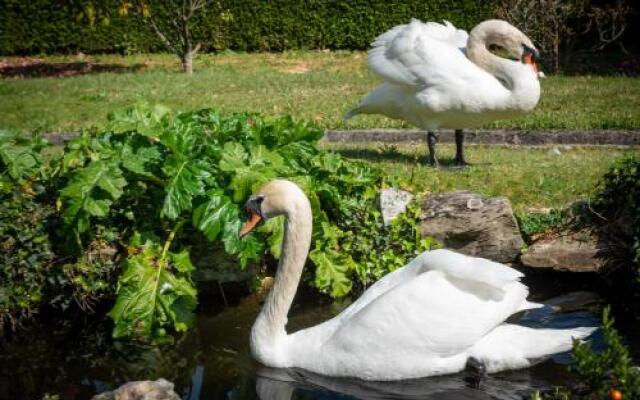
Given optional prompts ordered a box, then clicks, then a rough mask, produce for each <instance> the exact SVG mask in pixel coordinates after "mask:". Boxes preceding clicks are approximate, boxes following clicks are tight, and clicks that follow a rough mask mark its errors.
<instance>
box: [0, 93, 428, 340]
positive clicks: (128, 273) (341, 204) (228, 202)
mask: <svg viewBox="0 0 640 400" xmlns="http://www.w3.org/2000/svg"><path fill="white" fill-rule="evenodd" d="M321 136H322V132H321V131H320V130H319V129H317V128H315V127H314V126H312V125H309V124H307V123H304V122H296V121H293V120H292V119H291V118H290V117H282V118H263V117H261V116H259V115H256V114H234V115H231V116H221V115H220V114H218V113H216V112H214V111H212V110H200V111H196V112H188V113H179V114H172V113H171V112H169V110H167V109H166V108H164V107H161V106H155V107H149V106H146V105H140V106H138V107H134V108H130V109H127V110H122V111H120V112H117V113H114V114H112V115H110V117H109V124H108V126H106V127H105V128H104V129H94V130H92V131H83V132H82V133H81V134H80V135H79V136H78V137H76V138H74V139H73V140H71V141H69V142H67V143H66V145H65V148H64V150H63V152H62V153H60V154H58V155H56V156H54V157H53V158H52V159H51V160H50V162H49V163H48V164H46V165H44V166H43V165H42V163H41V162H40V161H39V158H38V152H39V150H40V147H38V146H39V145H37V144H31V145H24V146H23V145H22V144H20V143H18V142H17V141H16V140H17V139H16V137H15V136H11V137H9V136H7V137H8V138H9V139H6V141H10V140H12V141H13V142H11V143H10V145H7V146H5V148H6V149H8V150H7V151H8V152H9V153H10V152H13V153H16V154H24V159H25V160H27V159H28V158H27V156H29V157H31V158H29V160H31V159H33V160H35V161H33V162H31V161H29V162H26V161H25V162H24V163H22V164H20V165H9V164H8V163H5V164H6V165H7V166H6V167H4V169H3V170H0V172H4V171H10V172H6V173H5V175H7V176H8V178H6V179H5V181H6V182H10V184H11V185H12V186H11V187H12V188H14V189H15V188H16V187H21V186H19V185H18V186H16V185H17V183H19V182H25V183H28V182H31V181H30V179H31V180H34V179H35V180H36V181H38V185H40V187H42V190H43V193H44V197H45V198H47V199H48V203H47V204H49V208H43V210H48V212H49V214H47V218H49V219H50V220H51V221H52V223H51V224H48V225H47V226H46V229H45V224H42V223H41V224H40V225H39V226H38V228H39V229H40V231H38V232H41V234H42V235H43V237H44V238H46V241H45V242H46V243H47V246H49V247H47V248H46V249H49V248H52V250H51V253H52V256H51V257H52V259H53V260H54V261H55V262H54V264H55V268H52V271H56V272H55V273H52V272H51V271H49V272H47V271H40V270H38V271H39V272H38V273H39V274H40V275H41V276H40V278H39V279H41V280H43V281H46V282H51V284H50V285H49V286H46V285H45V287H48V289H46V290H45V289H42V290H41V291H42V293H45V292H46V293H48V294H47V296H48V297H47V301H48V302H49V303H50V304H52V305H54V306H56V307H59V308H60V309H67V308H68V307H69V306H70V305H71V301H73V302H74V303H75V304H76V305H77V306H79V307H80V309H82V310H83V311H85V312H93V311H94V310H95V309H96V305H98V304H104V303H105V302H106V301H110V300H113V301H115V305H114V306H113V308H112V310H111V312H110V313H109V316H110V317H111V318H112V319H113V321H114V324H115V327H114V331H113V335H114V337H116V338H132V339H139V340H152V341H155V342H158V341H165V340H170V339H171V337H170V336H169V332H171V331H172V330H173V331H184V330H186V329H187V328H188V327H189V325H190V323H191V321H192V319H193V312H194V309H195V307H196V304H197V292H196V288H195V285H194V284H193V280H192V272H193V270H194V266H193V263H192V260H191V255H190V250H191V246H192V245H195V244H197V245H198V248H202V241H203V240H208V241H210V242H215V243H212V244H211V248H212V252H213V251H214V249H222V250H224V252H225V253H226V254H227V256H229V257H232V258H234V259H235V260H236V262H237V265H238V267H239V268H245V267H246V266H247V265H249V264H251V263H256V262H258V261H262V260H263V258H264V256H265V254H266V253H267V252H268V253H271V255H273V257H275V258H278V257H279V256H280V254H279V252H280V246H281V242H282V237H283V227H282V222H281V220H277V219H276V220H273V221H269V222H268V223H267V224H265V225H264V226H262V227H260V229H259V230H258V232H257V233H256V234H254V235H250V236H249V237H247V238H245V239H243V240H240V239H239V237H238V232H239V229H240V226H241V224H242V222H243V220H244V211H243V209H242V207H243V203H244V202H245V201H246V199H247V197H248V196H249V195H250V194H251V193H252V192H254V191H255V190H256V189H257V188H258V187H259V186H261V185H262V184H264V183H266V182H267V181H269V180H272V179H274V178H287V179H290V180H293V181H295V182H297V183H298V184H299V185H300V187H301V188H303V190H304V191H305V192H306V194H307V196H308V197H309V199H310V202H311V205H312V208H313V218H314V231H313V244H314V246H313V248H312V251H311V253H310V262H311V264H313V265H314V266H315V269H313V268H312V269H310V274H309V278H310V279H308V282H309V283H310V284H311V285H312V286H315V287H316V288H317V289H319V290H320V291H322V292H324V293H328V294H330V295H331V296H332V297H334V298H339V297H343V296H345V295H347V294H348V293H349V292H350V291H351V290H352V289H353V288H354V287H355V288H362V287H366V286H367V285H369V284H370V283H372V282H374V281H375V280H377V279H379V278H380V277H382V276H383V275H384V274H386V273H388V272H390V271H393V270H394V269H396V268H398V267H401V266H402V265H404V264H406V263H407V262H408V261H409V260H410V259H411V258H412V257H414V256H415V255H417V254H418V253H420V252H422V251H424V250H427V249H429V248H431V247H432V243H431V241H430V240H427V239H423V238H421V236H420V234H419V231H418V228H417V222H418V219H419V210H418V209H417V208H416V207H413V206H412V207H410V208H409V210H408V211H407V212H406V213H404V214H403V215H401V216H400V217H398V219H397V220H396V221H394V222H393V223H392V224H391V225H390V226H387V227H385V226H384V225H383V224H382V217H381V215H380V212H379V211H378V210H377V209H378V207H377V204H376V203H377V198H376V196H377V192H378V189H379V188H380V187H381V186H382V185H384V184H385V182H384V179H383V174H382V172H381V171H380V170H378V169H375V168H372V167H370V166H368V165H367V164H365V163H362V162H353V161H347V160H344V159H343V158H342V157H341V156H340V155H338V154H335V153H331V152H326V151H321V150H319V149H318V148H317V147H316V142H317V140H318V139H319V138H320V137H321ZM0 143H1V142H0ZM34 143H35V142H34ZM3 162H4V161H3ZM3 165H4V164H3ZM5 186H6V187H7V188H9V184H6V185H5ZM23 186H24V184H23ZM25 187H30V186H29V185H27V186H25ZM56 195H57V196H56ZM56 197H57V198H56ZM54 205H55V207H54ZM18 212H21V211H18ZM30 215H32V216H36V215H37V214H36V213H33V214H30ZM9 224H10V221H9V220H8V219H7V220H6V221H5V222H4V223H3V227H4V226H9ZM50 243H55V246H51V245H50ZM20 246H22V247H24V246H26V244H21V245H20ZM22 247H20V248H19V250H20V251H22V250H23V249H22ZM46 249H45V250H46ZM43 252H44V250H43ZM201 252H202V251H200V252H199V254H200V253H201ZM54 253H55V254H54ZM19 254H28V253H19ZM200 255H201V254H200ZM11 263H13V261H11ZM36 265H37V266H38V268H40V267H41V266H42V265H45V264H43V263H41V262H38V263H36ZM47 265H48V264H47ZM16 287H18V286H16ZM49 289H51V290H49ZM38 290H40V287H38ZM32 292H33V291H32ZM34 293H40V292H34ZM41 298H42V296H41V295H38V296H34V297H33V299H34V300H33V303H34V304H35V303H37V302H38V301H39V299H41Z"/></svg>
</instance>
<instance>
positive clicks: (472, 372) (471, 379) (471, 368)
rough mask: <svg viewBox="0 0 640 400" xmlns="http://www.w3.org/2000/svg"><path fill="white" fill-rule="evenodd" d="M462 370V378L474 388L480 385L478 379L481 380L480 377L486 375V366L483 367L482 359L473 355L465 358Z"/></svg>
mask: <svg viewBox="0 0 640 400" xmlns="http://www.w3.org/2000/svg"><path fill="white" fill-rule="evenodd" d="M464 370H465V374H464V375H465V378H464V380H465V381H466V382H467V384H468V385H469V386H471V387H472V388H475V389H478V388H479V387H480V381H482V379H483V378H484V377H485V376H487V367H485V365H484V364H483V363H482V361H480V360H478V359H476V358H474V357H469V358H468V359H467V365H466V366H465V368H464Z"/></svg>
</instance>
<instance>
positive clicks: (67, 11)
mask: <svg viewBox="0 0 640 400" xmlns="http://www.w3.org/2000/svg"><path fill="white" fill-rule="evenodd" d="M118 1H119V0H101V4H102V5H105V7H104V9H106V10H110V11H109V12H110V14H111V15H108V17H109V18H106V19H104V20H103V18H101V17H98V18H97V19H96V21H95V23H94V24H93V26H91V24H89V22H88V19H87V17H86V13H84V16H83V3H84V2H83V1H80V0H55V1H52V0H29V1H24V0H0V10H2V12H0V54H37V53H70V52H77V51H83V52H86V53H96V52H127V51H155V50H160V49H162V46H161V45H160V43H159V42H158V41H157V39H156V37H155V36H154V35H153V34H152V33H151V32H150V31H149V30H148V29H146V27H144V26H141V25H140V23H139V21H137V20H136V19H135V18H131V17H129V18H120V17H117V15H116V11H115V10H116V4H117V3H118ZM158 3H160V2H158ZM158 3H156V4H158ZM111 4H112V5H113V6H111ZM492 9H493V2H492V1H481V0H458V1H456V0H429V1H425V0H406V1H400V0H386V1H385V0H307V1H297V0H270V1H266V0H241V1H235V0H220V1H219V2H218V4H215V5H213V6H210V7H209V8H208V9H207V10H206V12H204V13H202V14H201V15H200V16H199V21H197V22H196V26H197V28H196V29H195V32H194V36H195V37H196V39H197V40H200V41H202V42H203V46H204V49H205V50H208V51H213V50H221V49H227V48H230V49H233V50H241V51H255V50H271V51H281V50H286V49H297V48H303V49H315V48H329V49H365V48H367V46H368V44H369V43H370V42H371V40H372V39H373V38H374V37H375V36H376V35H378V34H379V33H381V32H382V31H384V30H385V29H387V28H389V27H391V26H393V25H396V24H400V23H406V22H407V21H409V20H410V18H412V17H416V18H420V19H423V20H442V19H447V20H449V21H451V22H452V23H453V24H455V25H456V26H460V27H462V28H466V29H468V28H471V27H473V26H474V25H475V24H476V23H478V22H479V21H481V20H483V19H485V18H487V17H490V16H491V12H492ZM107 20H108V21H109V22H108V24H106V21H107Z"/></svg>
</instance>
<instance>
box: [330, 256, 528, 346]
mask: <svg viewBox="0 0 640 400" xmlns="http://www.w3.org/2000/svg"><path fill="white" fill-rule="evenodd" d="M405 268H410V269H411V270H413V269H415V271H416V272H418V271H419V274H418V275H416V276H415V277H414V278H412V279H409V280H406V281H404V282H403V283H400V284H397V285H395V286H394V287H392V288H391V289H389V290H388V291H386V292H385V293H383V294H382V295H381V296H379V297H377V298H375V299H373V300H371V301H370V302H369V303H367V304H366V305H364V306H363V307H361V308H360V310H358V311H357V312H355V313H353V314H352V315H351V316H350V317H349V318H347V319H343V320H341V321H340V324H339V325H340V326H338V327H337V328H336V330H335V332H334V334H333V335H332V337H331V338H329V339H328V340H327V342H326V344H327V345H328V346H329V347H331V348H334V349H335V350H334V351H335V352H336V353H341V352H347V353H353V354H359V353H360V352H362V351H364V352H373V351H378V352H380V354H382V355H385V354H386V355H387V356H388V357H391V356H392V355H393V354H395V353H394V352H400V354H401V353H403V352H408V353H415V354H422V356H423V357H424V356H438V357H449V356H453V355H456V354H458V353H460V352H463V351H464V350H465V349H468V348H470V347H471V346H473V345H474V344H475V343H476V342H477V341H478V340H480V339H481V338H482V337H483V336H484V335H486V334H487V333H488V332H490V331H491V330H492V329H494V328H495V327H496V326H498V325H499V324H501V323H502V322H503V321H504V320H505V319H506V318H507V317H509V316H510V315H511V314H513V313H514V312H516V311H517V310H518V309H519V308H520V306H521V304H522V302H523V301H524V299H525V298H526V297H527V295H528V289H527V287H526V286H524V285H523V284H521V283H520V282H519V278H520V277H521V276H522V274H521V273H519V272H518V271H516V270H513V269H511V268H509V267H507V266H504V265H502V264H498V263H494V262H491V261H489V260H485V259H481V258H474V257H467V256H464V255H461V254H458V253H455V252H451V251H447V250H436V251H432V252H426V253H423V254H422V255H421V256H419V257H418V258H416V259H415V260H414V261H412V262H411V263H410V264H409V265H407V267H405Z"/></svg>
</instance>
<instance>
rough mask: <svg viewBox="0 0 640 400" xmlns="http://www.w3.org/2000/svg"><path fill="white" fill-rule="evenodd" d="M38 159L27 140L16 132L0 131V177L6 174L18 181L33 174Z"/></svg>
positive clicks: (38, 162)
mask: <svg viewBox="0 0 640 400" xmlns="http://www.w3.org/2000/svg"><path fill="white" fill-rule="evenodd" d="M39 164H40V158H39V155H38V153H37V152H35V151H34V149H33V147H32V146H30V145H29V143H27V140H25V139H22V138H20V137H19V134H18V133H16V132H11V131H7V130H4V129H0V176H1V175H4V174H8V175H9V176H10V177H11V178H12V179H13V180H16V181H17V180H20V179H22V178H24V177H26V176H28V175H31V174H33V173H35V170H36V168H37V167H38V165H39Z"/></svg>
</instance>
